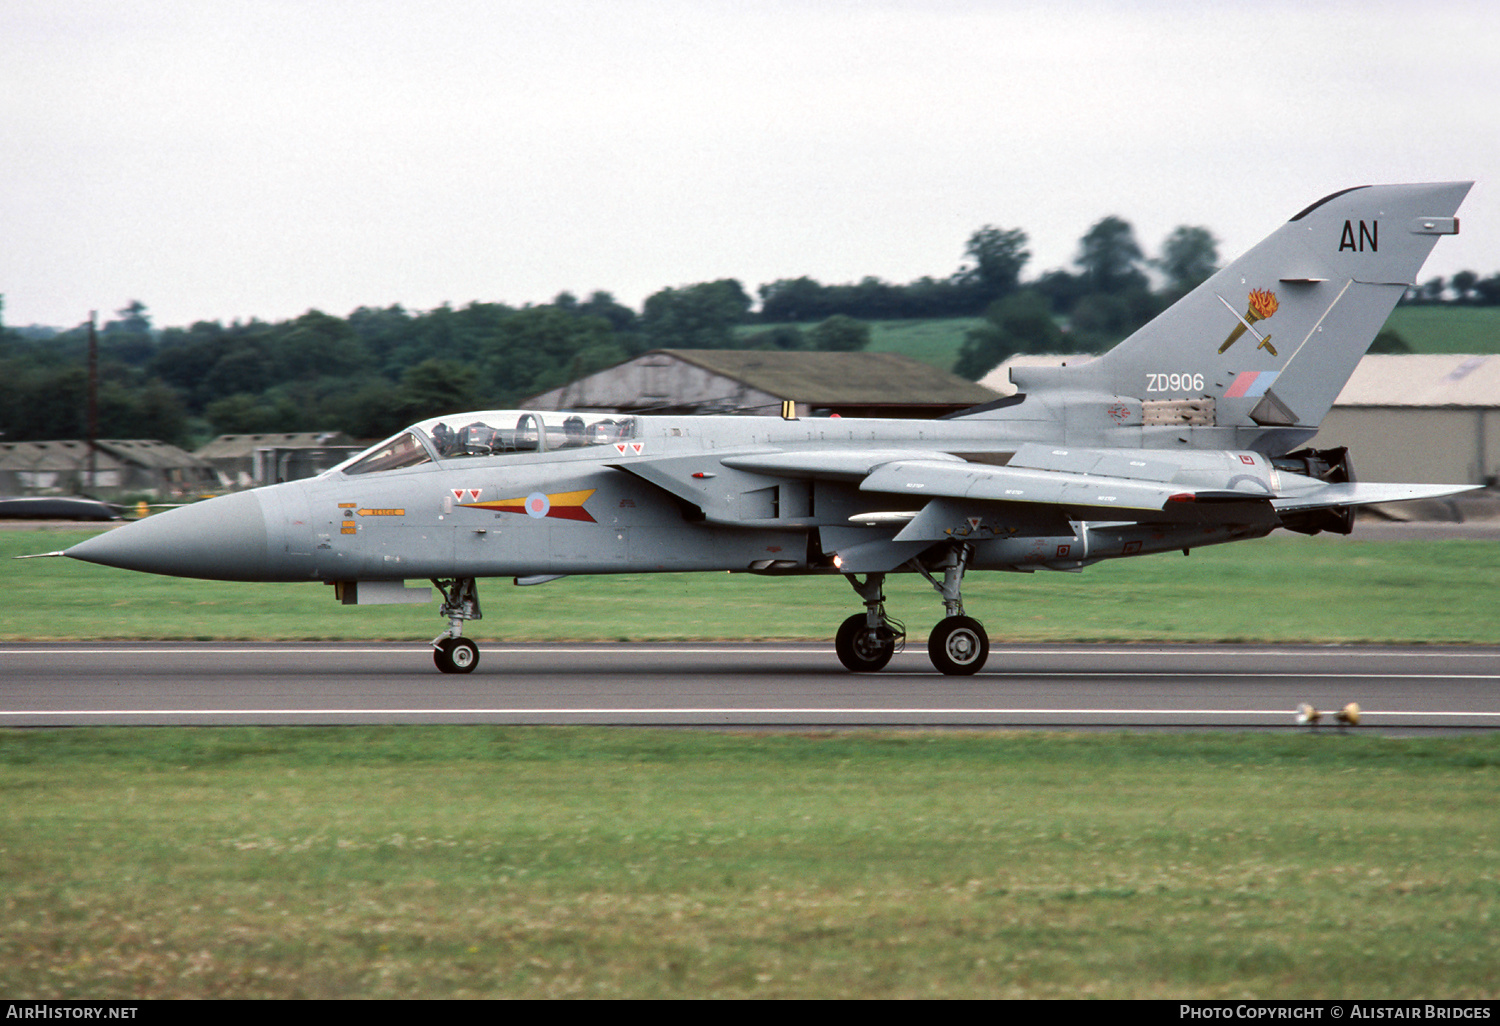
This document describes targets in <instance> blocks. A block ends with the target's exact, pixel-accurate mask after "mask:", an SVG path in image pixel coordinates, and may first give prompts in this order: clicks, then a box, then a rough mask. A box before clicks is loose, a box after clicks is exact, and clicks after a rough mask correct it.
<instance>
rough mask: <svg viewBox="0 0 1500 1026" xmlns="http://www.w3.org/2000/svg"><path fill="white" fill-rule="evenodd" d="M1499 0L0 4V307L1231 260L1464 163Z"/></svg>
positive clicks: (1493, 235)
mask: <svg viewBox="0 0 1500 1026" xmlns="http://www.w3.org/2000/svg"><path fill="white" fill-rule="evenodd" d="M1497 97H1500V5H1496V4H1494V3H1493V2H1491V0H1473V2H1469V0H1421V2H1407V3H1398V2H1362V3H1320V2H1317V0H1295V2H1283V0H1257V2H1253V3H1229V2H1217V0H1216V2H1206V0H1191V2H1188V0H1139V2H1134V3H1126V2H1113V3H1111V2H1104V0H1095V2H1086V0H1046V2H1044V3H1034V4H1033V3H1010V2H1004V0H995V2H980V0H864V2H855V0H822V2H817V0H544V2H541V0H538V2H532V0H307V2H293V0H0V294H3V295H4V297H5V309H4V319H5V323H6V324H9V325H12V326H20V325H27V324H32V323H40V324H51V325H57V326H70V325H74V324H77V323H79V322H81V321H83V320H85V319H86V318H87V316H88V312H89V310H91V309H97V310H99V311H100V313H101V315H102V317H101V319H108V318H109V317H111V316H113V311H115V310H117V309H119V308H120V307H122V306H124V305H125V304H126V303H127V302H128V301H130V300H132V299H139V300H140V301H142V302H144V303H145V304H146V305H147V307H148V308H149V310H150V313H151V316H152V318H153V321H154V323H155V324H156V325H157V326H158V327H168V326H186V325H188V324H190V323H192V322H193V321H196V320H220V321H224V322H226V323H227V322H229V321H232V320H235V319H249V318H251V317H259V318H261V319H263V320H280V319H284V318H288V317H294V316H296V315H298V314H300V313H302V312H304V311H306V310H308V309H311V308H316V309H319V310H323V311H325V312H327V313H331V314H335V315H338V316H345V315H347V314H348V313H349V312H350V311H351V310H353V309H355V308H356V307H359V306H365V305H367V306H387V305H390V304H393V303H399V304H402V305H403V306H405V307H406V308H408V309H410V310H427V309H431V308H433V307H436V306H439V305H441V304H442V303H444V302H450V303H452V304H454V305H455V306H462V305H464V304H466V303H469V302H470V301H473V300H481V301H498V302H505V303H511V304H521V303H527V302H532V303H542V302H547V301H549V300H550V299H551V298H552V297H553V296H554V295H556V294H557V293H558V292H560V291H563V290H569V291H572V292H574V293H575V294H577V295H578V296H580V297H581V298H582V297H586V296H587V295H588V294H589V293H591V292H593V291H594V290H599V289H602V290H605V291H608V292H611V293H613V294H614V296H615V297H616V298H617V299H618V300H619V301H621V302H623V303H626V304H628V305H630V306H633V307H636V308H637V309H639V305H640V303H641V301H642V300H643V299H644V298H645V297H646V296H648V295H650V294H651V293H652V292H655V291H657V290H658V289H660V288H663V287H665V286H669V285H683V284H690V283H693V282H698V281H707V280H712V279H715V278H724V277H732V278H737V279H739V280H740V281H741V282H742V283H743V284H744V285H745V287H746V289H747V290H748V291H749V292H750V293H751V294H752V295H753V294H754V292H755V288H756V287H757V286H758V285H761V284H763V283H766V282H770V281H774V280H776V279H778V278H792V277H798V276H801V275H808V276H811V277H813V278H815V279H817V280H819V281H821V282H824V283H827V284H833V283H840V282H849V281H857V280H859V279H860V278H862V277H864V276H866V275H874V276H877V277H880V278H884V279H886V280H887V281H892V282H906V281H910V280H912V279H915V278H919V277H921V276H923V275H931V276H933V277H945V276H947V275H948V274H950V273H952V272H953V271H954V270H956V269H957V268H958V267H959V265H960V264H961V263H962V262H963V248H964V243H965V241H966V240H967V239H968V237H969V235H970V233H972V232H973V231H974V230H975V229H977V228H979V227H981V226H983V225H986V224H994V225H998V226H1000V227H1004V228H1014V227H1018V228H1022V229H1024V230H1025V231H1026V232H1027V234H1028V235H1029V236H1030V239H1031V250H1032V253H1033V258H1032V262H1031V264H1030V265H1029V266H1028V268H1027V271H1026V275H1027V276H1028V277H1030V276H1034V275H1036V274H1039V273H1040V272H1042V271H1045V270H1048V269H1050V268H1054V267H1071V265H1072V261H1073V258H1074V256H1075V255H1076V252H1077V246H1078V240H1079V238H1080V236H1082V235H1083V234H1084V233H1085V232H1086V231H1087V230H1088V228H1089V226H1090V225H1092V224H1093V223H1094V222H1096V221H1098V220H1099V219H1100V218H1101V217H1104V216H1106V215H1109V214H1117V215H1119V216H1121V217H1123V218H1125V219H1126V220H1128V221H1129V222H1131V224H1133V225H1134V227H1135V230H1136V234H1137V238H1138V239H1139V240H1140V242H1141V244H1142V245H1143V246H1144V247H1145V248H1146V250H1147V251H1148V253H1153V254H1154V253H1155V252H1156V251H1157V250H1158V248H1159V246H1160V244H1161V241H1162V239H1163V238H1165V236H1166V235H1167V233H1168V232H1170V231H1171V229H1172V228H1173V227H1174V226H1176V225H1180V224H1193V225H1203V226H1206V227H1208V228H1209V229H1211V230H1212V231H1213V232H1214V233H1215V234H1216V235H1217V236H1218V238H1219V240H1220V255H1221V257H1222V258H1223V259H1225V260H1228V259H1231V258H1233V257H1234V256H1235V255H1237V254H1238V253H1239V252H1241V251H1243V250H1244V249H1246V248H1248V247H1249V246H1251V245H1253V244H1254V243H1255V242H1257V241H1258V240H1259V239H1260V238H1262V237H1263V236H1265V235H1266V234H1269V233H1270V232H1271V231H1272V230H1273V229H1274V228H1275V227H1276V226H1277V225H1279V224H1281V223H1282V222H1284V221H1285V220H1287V219H1288V218H1289V217H1291V216H1292V215H1293V214H1295V213H1296V212H1297V211H1298V210H1300V209H1302V208H1303V207H1305V206H1306V205H1308V204H1309V203H1311V202H1312V201H1313V200H1316V199H1318V198H1320V197H1322V196H1324V195H1326V194H1328V193H1330V192H1334V191H1336V190H1338V189H1342V188H1345V187H1347V186H1352V185H1361V184H1373V183H1381V182H1410V181H1448V180H1457V179H1464V180H1468V179H1473V180H1475V181H1476V182H1477V184H1476V186H1475V188H1474V190H1473V191H1472V192H1471V193H1470V194H1469V198H1468V200H1467V201H1466V203H1465V204H1464V206H1463V208H1461V210H1460V212H1459V213H1460V217H1461V219H1462V222H1463V231H1462V234H1460V235H1459V236H1458V237H1457V238H1450V239H1443V240H1441V241H1440V242H1439V244H1438V247H1437V250H1436V251H1435V252H1434V254H1433V256H1432V258H1431V259H1430V260H1429V261H1428V264H1427V266H1426V268H1425V269H1424V272H1423V279H1424V280H1425V279H1426V278H1428V277H1431V276H1432V275H1436V274H1441V275H1445V276H1447V275H1451V274H1452V273H1454V272H1456V271H1459V270H1463V269H1466V268H1467V269H1472V270H1475V271H1478V272H1479V273H1480V274H1481V275H1488V274H1491V273H1494V272H1496V271H1500V199H1497V196H1500V128H1497V124H1496V114H1495V104H1496V99H1497Z"/></svg>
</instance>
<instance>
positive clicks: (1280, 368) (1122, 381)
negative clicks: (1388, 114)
mask: <svg viewBox="0 0 1500 1026" xmlns="http://www.w3.org/2000/svg"><path fill="white" fill-rule="evenodd" d="M1472 184H1473V183H1472V182H1450V183H1441V184H1433V185H1376V186H1361V187H1358V188H1354V189H1347V190H1345V191H1343V192H1337V193H1334V194H1333V195H1332V196H1328V197H1326V198H1324V199H1321V200H1319V201H1318V202H1317V203H1314V204H1313V205H1312V206H1310V207H1308V208H1307V209H1306V210H1304V211H1302V212H1301V213H1299V214H1298V215H1297V216H1296V217H1294V218H1292V219H1291V220H1290V221H1289V222H1287V223H1286V224H1284V225H1282V226H1281V227H1280V228H1279V229H1277V230H1276V231H1275V232H1273V233H1272V234H1271V235H1270V236H1269V237H1267V238H1266V239H1265V240H1264V241H1262V242H1261V243H1260V244H1259V245H1257V246H1255V247H1254V248H1253V249H1251V250H1250V251H1249V252H1248V253H1246V254H1245V255H1244V256H1242V257H1240V258H1239V259H1238V260H1235V261H1234V262H1233V263H1231V264H1230V265H1229V266H1227V267H1225V268H1224V269H1223V270H1221V271H1219V272H1218V273H1217V274H1215V275H1214V276H1213V277H1211V278H1209V279H1208V281H1206V282H1204V283H1203V284H1202V285H1200V286H1198V288H1196V289H1194V290H1193V291H1192V292H1190V293H1188V295H1186V296H1184V297H1183V298H1182V299H1181V300H1179V301H1178V302H1177V303H1175V304H1174V305H1173V306H1172V307H1171V308H1170V309H1168V310H1166V311H1165V312H1163V313H1162V314H1161V315H1160V316H1158V317H1157V318H1156V319H1154V320H1153V321H1151V322H1150V323H1149V324H1147V325H1145V326H1144V327H1143V328H1141V329H1140V330H1139V331H1137V332H1135V334H1133V335H1131V336H1130V337H1129V338H1127V339H1126V340H1125V341H1123V342H1121V343H1120V344H1119V345H1118V346H1116V347H1115V348H1114V349H1113V350H1111V351H1110V352H1108V353H1106V354H1105V355H1104V356H1102V357H1100V358H1099V359H1097V360H1093V361H1090V362H1089V363H1087V364H1083V365H1080V366H1077V367H1076V368H1075V367H1069V368H1066V369H1065V371H1064V374H1065V375H1066V377H1063V376H1058V375H1057V372H1056V371H1051V372H1050V373H1048V372H1047V371H1042V372H1040V373H1038V372H1037V371H1031V370H1024V371H1023V370H1021V369H1017V370H1016V371H1015V372H1013V373H1012V377H1013V379H1014V380H1015V381H1016V384H1017V386H1018V387H1020V388H1021V389H1022V391H1025V390H1026V386H1027V385H1031V384H1035V385H1039V386H1044V387H1045V386H1047V385H1062V386H1063V387H1068V388H1078V389H1080V390H1083V391H1089V392H1095V393H1099V392H1103V393H1109V394H1113V395H1115V396H1121V397H1131V398H1136V399H1139V400H1141V402H1142V406H1143V409H1144V410H1146V411H1147V412H1146V413H1145V414H1143V416H1145V423H1146V424H1148V425H1149V424H1150V423H1151V417H1150V412H1149V411H1150V410H1151V409H1152V408H1153V407H1154V406H1166V405H1172V404H1174V403H1176V404H1182V403H1188V404H1198V405H1201V406H1204V407H1210V408H1211V409H1212V411H1213V412H1212V421H1211V423H1212V424H1213V425H1214V426H1216V427H1220V428H1253V427H1260V428H1277V427H1285V428H1299V429H1315V428H1316V427H1317V425H1318V424H1319V423H1320V422H1321V421H1322V419H1323V417H1324V415H1325V414H1327V412H1328V410H1329V409H1330V408H1331V407H1332V406H1333V401H1334V400H1335V399H1336V398H1337V397H1338V394H1339V392H1340V391H1341V390H1342V389H1343V387H1344V384H1345V382H1347V381H1348V380H1349V375H1350V374H1352V373H1353V372H1354V368H1355V365H1356V364H1358V363H1359V360H1360V358H1361V357H1363V356H1364V354H1365V352H1366V351H1367V350H1368V349H1369V347H1370V343H1371V342H1372V341H1374V339H1375V335H1376V333H1377V332H1379V330H1380V328H1381V325H1383V324H1384V323H1385V320H1386V318H1387V317H1389V316H1390V313H1391V310H1392V309H1394V308H1395V305H1396V302H1397V301H1398V300H1399V299H1400V298H1401V295H1402V293H1403V292H1404V291H1405V289H1406V288H1407V287H1408V286H1410V285H1412V284H1414V283H1415V282H1416V277H1417V273H1418V272H1419V271H1420V269H1421V267H1422V264H1423V262H1424V261H1425V260H1426V259H1427V255H1428V254H1429V253H1430V252H1431V251H1432V247H1433V246H1434V245H1435V244H1436V242H1437V240H1438V237H1439V236H1442V235H1452V234H1455V233H1456V232H1457V231H1458V219H1457V218H1456V217H1455V216H1454V214H1455V213H1456V212H1457V210H1458V205H1459V203H1461V202H1462V201H1463V198H1464V196H1465V195H1466V194H1467V193H1468V191H1469V187H1470V186H1471V185H1472ZM1032 377H1035V378H1036V380H1035V381H1034V382H1033V381H1030V380H1025V381H1023V378H1028V379H1029V378H1032ZM1303 433H1304V436H1305V435H1306V434H1307V433H1308V432H1307V431H1304V432H1303Z"/></svg>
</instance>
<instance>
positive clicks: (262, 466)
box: [196, 431, 364, 488]
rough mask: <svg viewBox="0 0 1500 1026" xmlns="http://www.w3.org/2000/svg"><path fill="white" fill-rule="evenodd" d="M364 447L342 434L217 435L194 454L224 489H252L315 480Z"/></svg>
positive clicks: (303, 432)
mask: <svg viewBox="0 0 1500 1026" xmlns="http://www.w3.org/2000/svg"><path fill="white" fill-rule="evenodd" d="M362 448H364V446H361V445H358V444H356V443H355V441H354V439H352V438H350V437H349V436H348V435H346V434H344V433H343V432H342V431H298V432H270V431H268V432H264V433H262V434H254V435H220V436H219V437H218V438H215V439H214V440H213V441H212V442H209V443H208V444H207V445H205V446H203V447H202V448H201V449H199V450H198V451H197V454H196V455H197V456H198V457H199V458H200V459H203V460H206V461H207V462H208V463H209V464H211V465H212V466H213V468H214V471H215V472H216V473H217V474H218V475H219V480H220V482H221V484H222V485H223V487H225V488H253V487H258V486H260V485H267V484H275V483H276V482H278V481H296V480H300V479H302V478H305V477H316V476H317V475H318V474H321V473H322V472H323V471H325V470H327V469H328V468H329V467H332V466H334V465H335V464H338V463H342V462H343V461H344V460H346V459H348V458H349V457H350V456H353V455H354V454H355V453H356V452H359V451H360V450H361V449H362Z"/></svg>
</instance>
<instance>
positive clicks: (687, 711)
mask: <svg viewBox="0 0 1500 1026" xmlns="http://www.w3.org/2000/svg"><path fill="white" fill-rule="evenodd" d="M626 714H630V715H635V716H748V715H761V716H766V715H777V716H853V715H857V716H956V715H968V716H1274V717H1278V718H1285V719H1288V720H1291V719H1294V718H1295V717H1296V711H1295V710H1287V709H981V708H965V707H929V708H899V709H893V708H867V707H866V708H861V707H851V708H837V707H769V706H768V707H764V708H762V707H755V706H737V707H711V706H705V707H697V706H684V707H680V708H634V707H628V706H627V707H619V708H597V709H566V708H537V709H525V708H501V709H484V708H458V709H445V708H429V709H389V708H369V709H33V710H24V711H23V710H11V709H0V716H620V715H626ZM1360 715H1361V716H1362V717H1364V718H1366V719H1368V718H1372V717H1411V716H1454V717H1465V718H1477V719H1483V718H1491V719H1495V720H1497V721H1500V712H1448V711H1443V710H1426V711H1406V710H1387V711H1380V710H1373V709H1365V710H1362V711H1361V712H1360Z"/></svg>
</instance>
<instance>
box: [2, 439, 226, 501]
mask: <svg viewBox="0 0 1500 1026" xmlns="http://www.w3.org/2000/svg"><path fill="white" fill-rule="evenodd" d="M217 485H218V480H217V478H216V477H215V476H214V472H213V467H211V466H210V465H209V464H208V463H207V462H205V461H204V460H201V459H199V458H198V457H196V456H194V455H193V454H192V453H190V452H187V451H185V450H182V449H179V448H177V446H175V445H167V444H166V443H165V442H156V441H151V440H149V439H100V440H99V441H98V442H96V443H95V444H94V454H93V460H92V471H91V469H90V459H89V444H88V442H83V441H77V440H63V441H53V442H5V443H0V493H3V494H8V495H41V494H52V495H63V494H74V493H79V492H85V493H96V492H109V493H120V492H155V493H157V494H159V495H190V494H196V493H201V492H205V491H211V490H213V489H214V488H215V487H217Z"/></svg>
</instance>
